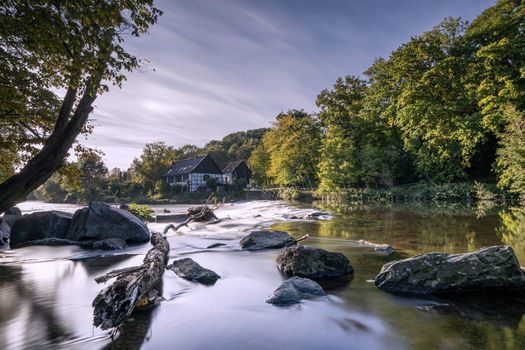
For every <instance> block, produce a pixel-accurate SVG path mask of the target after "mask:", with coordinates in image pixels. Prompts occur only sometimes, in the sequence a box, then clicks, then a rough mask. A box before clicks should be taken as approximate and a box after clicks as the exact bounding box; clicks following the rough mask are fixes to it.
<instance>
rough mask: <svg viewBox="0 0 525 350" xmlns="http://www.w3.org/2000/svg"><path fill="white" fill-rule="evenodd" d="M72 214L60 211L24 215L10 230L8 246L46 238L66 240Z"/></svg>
mask: <svg viewBox="0 0 525 350" xmlns="http://www.w3.org/2000/svg"><path fill="white" fill-rule="evenodd" d="M72 216H73V215H72V214H70V213H65V212H62V211H56V210H52V211H42V212H36V213H32V214H29V215H24V216H22V217H20V218H19V219H18V220H16V222H15V224H14V225H13V227H12V228H11V237H10V245H11V248H14V247H16V246H17V245H18V244H20V243H25V242H29V241H35V240H41V239H46V238H59V239H63V238H66V235H67V231H68V227H69V225H70V222H71V218H72Z"/></svg>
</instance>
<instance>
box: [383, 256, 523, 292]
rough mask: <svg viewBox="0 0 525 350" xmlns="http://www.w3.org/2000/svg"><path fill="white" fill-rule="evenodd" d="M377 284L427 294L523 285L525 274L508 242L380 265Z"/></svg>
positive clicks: (397, 290) (392, 288) (386, 287)
mask: <svg viewBox="0 0 525 350" xmlns="http://www.w3.org/2000/svg"><path fill="white" fill-rule="evenodd" d="M375 284H376V286H377V287H378V288H380V289H382V290H384V291H387V292H390V293H398V294H413V295H430V294H439V293H442V294H443V293H457V292H469V291H480V290H490V289H503V290H508V289H516V288H525V276H524V273H523V271H522V270H521V268H520V265H519V263H518V260H517V259H516V256H515V255H514V251H513V250H512V248H511V247H508V246H493V247H487V248H482V249H480V250H478V251H476V252H473V253H466V254H445V253H427V254H421V255H417V256H414V257H412V258H408V259H403V260H397V261H392V262H390V263H388V264H385V265H383V268H382V269H381V272H379V274H378V275H377V276H376V279H375Z"/></svg>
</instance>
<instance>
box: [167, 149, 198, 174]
mask: <svg viewBox="0 0 525 350" xmlns="http://www.w3.org/2000/svg"><path fill="white" fill-rule="evenodd" d="M206 156H207V155H206V154H205V155H203V156H199V157H193V158H188V159H183V160H178V161H176V162H175V163H173V165H172V166H171V167H170V168H169V169H168V171H166V173H165V174H164V175H162V177H166V176H174V175H182V174H189V173H191V172H192V171H193V169H195V168H196V167H197V166H198V165H199V164H200V162H202V160H203V159H204V158H206Z"/></svg>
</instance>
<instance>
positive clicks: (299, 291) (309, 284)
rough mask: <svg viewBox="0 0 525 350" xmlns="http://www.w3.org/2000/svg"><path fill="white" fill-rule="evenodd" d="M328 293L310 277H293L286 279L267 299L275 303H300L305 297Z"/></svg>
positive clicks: (268, 301)
mask: <svg viewBox="0 0 525 350" xmlns="http://www.w3.org/2000/svg"><path fill="white" fill-rule="evenodd" d="M323 295H326V293H325V291H324V290H323V287H321V286H320V285H319V284H318V283H317V282H315V281H312V280H311V279H308V278H302V277H292V278H290V279H287V280H286V281H284V282H283V283H282V284H281V285H280V286H279V287H278V288H277V289H276V290H274V291H273V293H272V295H270V297H269V298H268V299H267V300H266V302H267V303H270V304H275V305H289V304H296V303H299V302H300V301H301V300H303V299H305V298H313V297H318V296H323Z"/></svg>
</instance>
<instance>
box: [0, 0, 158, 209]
mask: <svg viewBox="0 0 525 350" xmlns="http://www.w3.org/2000/svg"><path fill="white" fill-rule="evenodd" d="M160 14H161V11H160V10H158V9H157V8H155V7H154V6H153V2H152V0H138V1H124V0H122V1H119V0H117V1H104V2H100V1H96V0H86V1H3V2H1V3H0V182H4V183H6V182H5V180H7V179H12V178H13V176H14V175H15V172H16V171H18V170H19V169H24V167H25V166H26V165H28V164H31V165H32V166H33V167H35V168H36V169H31V170H32V171H33V172H34V171H38V172H39V177H38V178H36V180H35V179H31V180H30V183H28V184H26V186H25V187H24V188H23V190H22V191H21V193H19V192H17V191H19V190H13V189H14V188H15V187H14V186H11V189H12V190H13V191H15V192H13V193H12V194H7V197H5V198H3V200H8V201H12V200H15V199H14V197H18V196H23V195H24V194H25V191H27V189H30V188H32V187H36V186H38V184H40V183H43V182H44V181H45V180H46V179H47V178H49V177H50V176H51V175H52V174H53V172H54V171H56V170H57V169H58V167H59V166H60V165H61V164H62V161H63V159H64V158H65V157H66V156H67V151H68V150H69V148H70V147H71V145H72V143H73V142H74V140H75V138H76V136H77V135H78V133H79V132H84V133H88V132H90V130H91V126H90V125H89V124H87V116H88V115H89V113H90V112H91V111H92V109H93V107H92V104H93V102H94V101H95V99H96V96H97V95H98V94H100V93H102V92H104V91H107V90H108V89H109V88H108V85H109V84H114V85H117V86H121V84H122V82H123V81H124V80H125V75H124V72H126V71H131V70H133V69H135V68H137V67H139V65H140V60H139V59H137V58H136V57H135V56H133V55H132V54H130V53H129V52H127V51H126V50H125V48H124V45H123V43H124V38H125V37H128V36H139V35H141V34H143V33H145V32H146V31H147V30H148V28H149V26H150V25H152V24H154V23H155V22H156V21H157V18H158V16H159V15H160ZM58 91H61V92H62V91H63V92H64V94H65V95H64V97H61V96H59V95H58ZM37 155H38V156H39V158H37ZM46 157H50V158H51V159H49V160H50V161H48V160H47V158H46ZM52 157H57V159H52ZM29 160H34V161H33V163H31V162H29ZM36 160H38V162H37V161H36ZM44 168H45V171H44ZM18 174H22V175H23V176H25V177H26V180H27V178H28V177H31V174H30V173H29V175H27V174H25V173H23V172H22V171H19V172H18ZM22 178H23V177H20V179H22ZM35 184H36V185H35ZM3 190H5V189H3ZM6 193H7V192H6ZM9 196H12V198H10V197H9Z"/></svg>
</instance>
